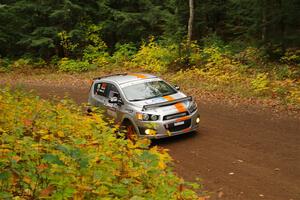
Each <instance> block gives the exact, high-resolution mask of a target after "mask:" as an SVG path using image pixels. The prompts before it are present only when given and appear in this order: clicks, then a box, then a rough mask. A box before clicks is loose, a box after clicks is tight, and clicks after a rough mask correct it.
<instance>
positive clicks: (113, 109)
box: [105, 83, 121, 119]
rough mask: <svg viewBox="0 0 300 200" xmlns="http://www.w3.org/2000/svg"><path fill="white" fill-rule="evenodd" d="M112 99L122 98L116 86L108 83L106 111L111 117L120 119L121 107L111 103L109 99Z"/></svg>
mask: <svg viewBox="0 0 300 200" xmlns="http://www.w3.org/2000/svg"><path fill="white" fill-rule="evenodd" d="M112 97H117V98H121V96H120V92H119V90H118V89H117V87H116V86H115V85H114V84H111V83H108V85H107V101H106V104H105V106H106V109H107V115H109V116H110V117H113V118H115V119H118V118H119V114H120V107H121V105H118V104H116V103H110V102H109V99H111V98H112Z"/></svg>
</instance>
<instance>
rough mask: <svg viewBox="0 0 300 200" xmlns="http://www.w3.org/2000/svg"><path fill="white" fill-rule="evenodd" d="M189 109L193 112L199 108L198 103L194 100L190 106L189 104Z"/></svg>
mask: <svg viewBox="0 0 300 200" xmlns="http://www.w3.org/2000/svg"><path fill="white" fill-rule="evenodd" d="M188 110H189V112H190V113H193V112H195V111H196V110H197V104H196V102H195V101H192V102H191V103H190V106H189V108H188Z"/></svg>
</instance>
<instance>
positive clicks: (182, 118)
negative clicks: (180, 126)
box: [176, 116, 190, 122]
mask: <svg viewBox="0 0 300 200" xmlns="http://www.w3.org/2000/svg"><path fill="white" fill-rule="evenodd" d="M188 119H190V117H189V116H185V117H180V118H178V119H176V122H182V121H185V120H188Z"/></svg>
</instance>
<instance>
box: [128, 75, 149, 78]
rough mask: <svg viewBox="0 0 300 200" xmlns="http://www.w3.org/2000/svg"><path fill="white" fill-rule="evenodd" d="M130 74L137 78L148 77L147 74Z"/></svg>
mask: <svg viewBox="0 0 300 200" xmlns="http://www.w3.org/2000/svg"><path fill="white" fill-rule="evenodd" d="M128 75H129V76H135V77H137V78H147V76H145V75H143V74H128Z"/></svg>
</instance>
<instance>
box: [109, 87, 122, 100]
mask: <svg viewBox="0 0 300 200" xmlns="http://www.w3.org/2000/svg"><path fill="white" fill-rule="evenodd" d="M112 97H120V93H119V91H118V89H117V87H116V86H115V85H113V84H109V87H108V98H112Z"/></svg>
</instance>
